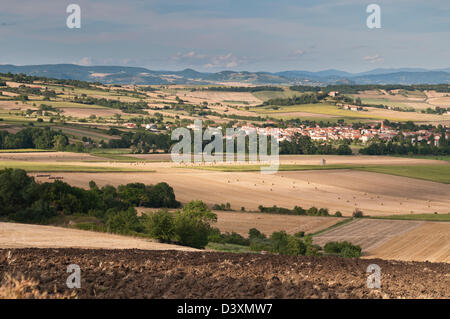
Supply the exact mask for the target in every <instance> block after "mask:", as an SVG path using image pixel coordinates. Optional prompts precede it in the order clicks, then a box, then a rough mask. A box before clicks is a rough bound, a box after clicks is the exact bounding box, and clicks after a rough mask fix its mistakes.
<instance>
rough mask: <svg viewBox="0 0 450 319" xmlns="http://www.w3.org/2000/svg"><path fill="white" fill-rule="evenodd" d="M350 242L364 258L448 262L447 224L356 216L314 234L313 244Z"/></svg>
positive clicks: (449, 236) (449, 238) (449, 230)
mask: <svg viewBox="0 0 450 319" xmlns="http://www.w3.org/2000/svg"><path fill="white" fill-rule="evenodd" d="M344 240H346V241H349V242H351V243H353V244H355V245H360V246H361V248H362V249H363V255H364V256H365V257H367V258H382V259H395V260H406V261H410V260H414V261H432V262H450V223H448V222H440V223H439V222H423V221H405V220H375V219H359V220H356V221H353V222H351V223H349V224H346V225H343V226H341V227H337V228H335V229H332V230H330V231H327V232H325V233H323V234H321V235H318V236H316V237H314V243H317V244H318V245H325V244H326V243H327V242H330V241H344Z"/></svg>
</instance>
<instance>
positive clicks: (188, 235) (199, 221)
mask: <svg viewBox="0 0 450 319" xmlns="http://www.w3.org/2000/svg"><path fill="white" fill-rule="evenodd" d="M216 221H217V215H216V214H214V213H213V212H211V210H210V209H209V208H208V206H206V204H205V203H203V202H202V201H191V202H189V203H187V204H186V205H185V206H184V207H183V209H182V211H181V212H178V213H177V215H176V217H175V229H174V231H175V238H176V239H177V241H178V242H179V243H180V244H181V245H186V246H190V247H194V248H205V246H206V245H207V244H208V235H209V234H210V232H211V223H214V222H216Z"/></svg>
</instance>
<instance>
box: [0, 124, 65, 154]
mask: <svg viewBox="0 0 450 319" xmlns="http://www.w3.org/2000/svg"><path fill="white" fill-rule="evenodd" d="M68 145H69V138H68V137H67V135H65V134H64V133H63V132H62V131H54V130H51V129H50V128H49V127H46V128H34V127H29V128H26V129H23V130H21V131H19V132H17V133H15V134H14V133H9V132H8V131H0V149H20V148H33V149H47V150H49V149H55V150H58V151H62V150H64V149H66V148H67V146H68Z"/></svg>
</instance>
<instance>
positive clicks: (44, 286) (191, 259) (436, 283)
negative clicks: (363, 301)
mask: <svg viewBox="0 0 450 319" xmlns="http://www.w3.org/2000/svg"><path fill="white" fill-rule="evenodd" d="M69 264H77V265H79V266H80V268H81V288H80V289H77V290H76V294H77V297H79V298H193V299H196V298H324V299H328V298H449V297H450V290H449V287H450V278H449V276H448V274H449V273H450V264H440V263H420V262H408V263H407V262H393V261H384V260H380V259H372V260H358V259H342V258H337V257H288V256H275V255H255V254H230V253H212V252H180V251H141V250H113V251H112V250H81V249H13V250H0V274H1V276H2V277H3V276H4V275H5V274H10V275H12V276H13V277H18V276H20V275H21V274H26V276H27V277H29V278H30V279H34V280H37V281H39V285H38V286H37V287H38V289H39V290H40V291H42V292H48V293H49V294H50V295H52V294H55V293H64V292H68V293H70V292H71V291H70V290H69V289H68V288H67V286H66V280H67V277H68V274H67V272H66V269H67V266H68V265H69ZM370 264H377V265H379V266H380V267H381V270H382V286H381V288H380V289H369V288H367V284H366V282H367V276H368V274H367V273H366V269H367V267H368V266H369V265H370Z"/></svg>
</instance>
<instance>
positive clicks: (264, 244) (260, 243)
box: [250, 238, 272, 251]
mask: <svg viewBox="0 0 450 319" xmlns="http://www.w3.org/2000/svg"><path fill="white" fill-rule="evenodd" d="M250 250H252V251H272V242H271V240H270V239H267V238H254V239H252V240H250Z"/></svg>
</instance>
